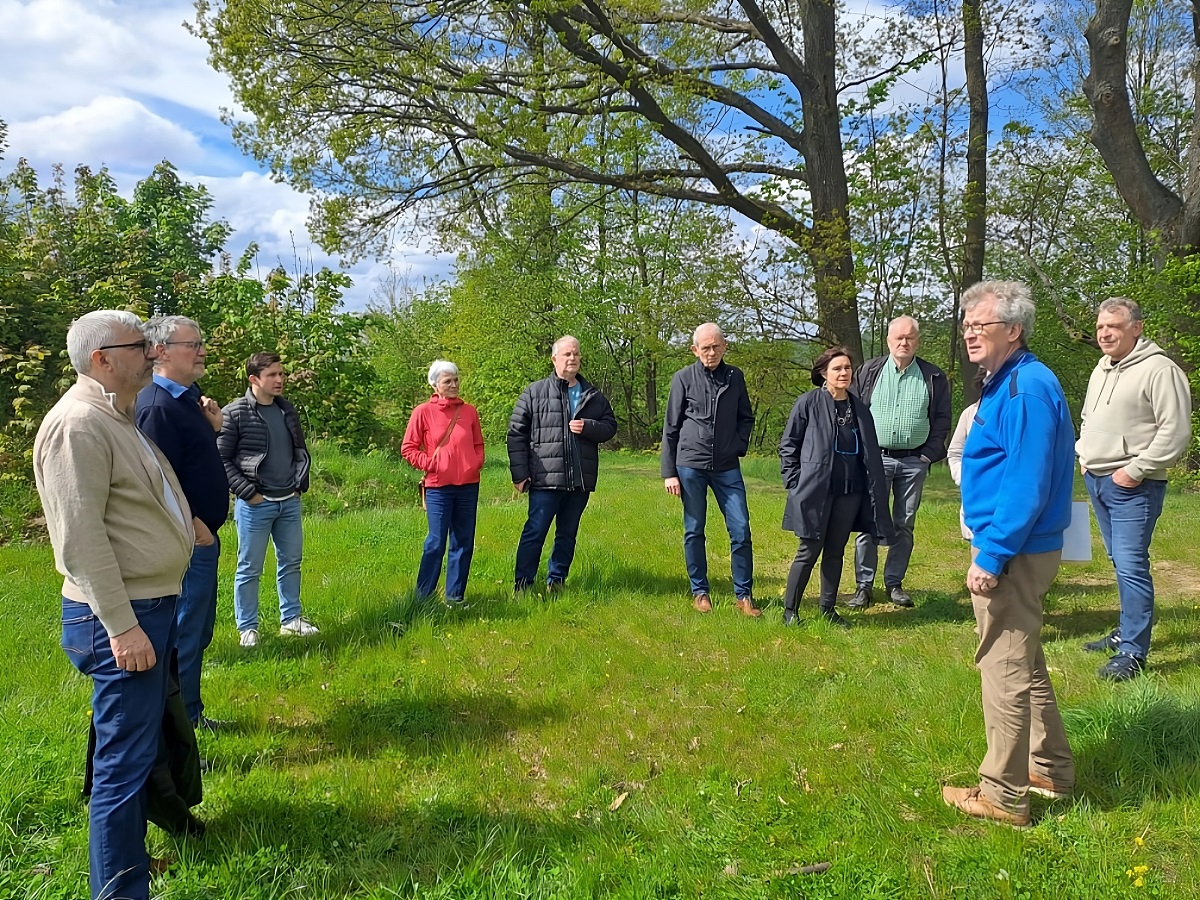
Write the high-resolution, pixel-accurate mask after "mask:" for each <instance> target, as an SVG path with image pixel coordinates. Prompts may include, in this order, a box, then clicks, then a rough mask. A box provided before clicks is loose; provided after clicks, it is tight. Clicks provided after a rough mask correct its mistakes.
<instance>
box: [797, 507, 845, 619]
mask: <svg viewBox="0 0 1200 900" xmlns="http://www.w3.org/2000/svg"><path fill="white" fill-rule="evenodd" d="M864 496H865V495H864V494H841V495H839V496H836V497H834V498H833V502H832V503H831V504H830V505H829V511H828V512H827V513H826V516H825V527H824V528H822V529H821V530H822V532H823V533H824V535H825V537H824V539H823V540H821V541H809V540H805V539H804V538H801V539H800V546H799V548H797V550H796V558H795V559H793V560H792V568H791V570H790V571H789V572H788V579H787V589H786V590H785V592H784V595H783V605H784V608H786V609H790V610H792V611H793V612H794V611H795V610H796V609H797V608H799V606H800V597H801V596H802V595H803V594H804V591H805V589H806V588H807V587H808V579H809V578H810V577H812V571H813V569H814V568H815V567H816V565H817V557H821V598H820V600H819V601H818V603H819V605H820V607H821V609H833V605H834V603H836V602H837V590H838V584H839V582H841V580H842V557H843V556H844V555H845V553H846V543H847V542H848V541H849V540H850V532H851V530H852V529H853V528H854V521H855V519H857V518H858V511H859V508H860V507H861V506H862V503H863V498H864Z"/></svg>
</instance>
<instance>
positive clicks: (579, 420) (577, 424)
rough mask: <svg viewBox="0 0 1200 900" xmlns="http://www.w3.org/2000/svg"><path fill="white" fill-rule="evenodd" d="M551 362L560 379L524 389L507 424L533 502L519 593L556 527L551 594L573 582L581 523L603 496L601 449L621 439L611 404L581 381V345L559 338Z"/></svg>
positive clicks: (518, 483)
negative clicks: (596, 494) (593, 499)
mask: <svg viewBox="0 0 1200 900" xmlns="http://www.w3.org/2000/svg"><path fill="white" fill-rule="evenodd" d="M550 359H551V361H552V362H553V363H554V373H555V374H553V375H551V376H550V377H549V378H543V379H542V380H541V381H535V382H533V384H531V385H529V387H527V388H525V390H524V391H523V392H522V393H521V397H520V399H518V400H517V405H516V408H515V409H514V410H513V414H512V418H511V419H509V422H508V468H509V471H510V472H511V473H512V480H513V485H514V486H515V487H516V489H517V490H518V491H523V492H527V493H528V494H529V518H528V519H527V520H526V521H525V529H524V530H523V531H522V532H521V542H520V543H519V544H518V545H517V569H516V578H515V587H516V589H517V590H518V591H523V590H525V589H527V588H528V587H530V586H531V585H532V584H533V580H534V579H535V578H536V577H537V569H538V563H539V562H540V560H541V557H542V547H543V546H544V545H545V543H546V535H547V534H549V533H550V523H551V522H552V521H555V520H557V523H556V525H555V528H554V547H553V549H552V550H551V551H550V567H549V573H548V575H547V577H546V586H547V588H548V589H549V590H551V591H554V590H557V589H559V588H560V587H562V584H563V582H564V581H566V580H567V573H568V572H569V571H570V569H571V560H572V559H574V557H575V538H576V535H578V533H579V520H580V519H581V518H582V517H583V511H584V509H586V508H587V504H588V498H589V497H590V496H591V492H592V491H594V490H595V489H596V476H597V474H598V472H599V469H600V454H599V445H600V444H603V443H604V442H605V441H607V440H611V439H612V438H613V436H615V435H616V433H617V417H616V416H615V415H613V411H612V406H611V405H609V402H608V398H606V397H605V396H604V394H602V393H601V392H600V390H599V389H598V388H596V387H594V386H593V385H591V384H589V383H588V382H587V381H586V380H584V379H583V378H581V377H580V376H579V365H580V362H581V360H582V356H581V354H580V350H579V341H577V340H576V339H575V338H573V337H571V336H570V335H566V336H564V337H561V338H559V339H558V340H557V341H555V342H554V349H553V350H552V351H551V353H550Z"/></svg>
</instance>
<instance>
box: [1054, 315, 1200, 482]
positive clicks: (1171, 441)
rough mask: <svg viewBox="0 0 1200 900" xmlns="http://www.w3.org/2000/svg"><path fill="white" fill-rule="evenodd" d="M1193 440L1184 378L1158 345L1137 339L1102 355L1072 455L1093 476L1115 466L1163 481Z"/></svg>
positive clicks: (1137, 478)
mask: <svg viewBox="0 0 1200 900" xmlns="http://www.w3.org/2000/svg"><path fill="white" fill-rule="evenodd" d="M1191 440H1192V392H1191V389H1190V388H1189V386H1188V380H1187V376H1186V375H1185V374H1184V373H1183V370H1182V369H1180V368H1179V366H1177V365H1175V363H1173V362H1172V361H1171V360H1170V359H1168V358H1167V355H1166V354H1165V353H1163V351H1162V348H1161V347H1159V346H1158V344H1156V343H1154V342H1153V341H1149V340H1146V338H1139V339H1138V342H1137V344H1135V345H1134V348H1133V350H1132V351H1131V352H1130V354H1129V355H1128V356H1126V357H1125V358H1124V359H1122V360H1121V361H1120V362H1113V361H1112V359H1111V358H1110V357H1108V356H1101V357H1100V361H1099V362H1098V363H1096V368H1095V369H1093V370H1092V377H1091V378H1090V379H1088V389H1087V399H1085V400H1084V402H1083V416H1082V422H1081V423H1080V429H1079V440H1078V441H1077V442H1076V444H1075V453H1076V454H1077V455H1078V456H1079V462H1080V464H1081V465H1082V466H1083V467H1084V468H1085V469H1087V470H1088V471H1089V472H1091V473H1092V474H1093V475H1111V474H1112V473H1113V472H1115V471H1116V470H1117V469H1124V470H1125V473H1126V474H1127V475H1128V476H1129V477H1130V478H1132V479H1133V480H1134V481H1142V480H1144V479H1146V478H1150V479H1154V480H1156V481H1165V480H1166V478H1167V469H1169V468H1170V467H1171V466H1173V465H1175V463H1177V462H1178V461H1179V458H1180V457H1181V456H1183V454H1184V452H1185V451H1186V450H1187V448H1188V445H1189V444H1190V443H1191Z"/></svg>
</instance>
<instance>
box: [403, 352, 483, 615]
mask: <svg viewBox="0 0 1200 900" xmlns="http://www.w3.org/2000/svg"><path fill="white" fill-rule="evenodd" d="M429 385H430V387H432V388H433V396H432V397H431V398H430V399H429V400H428V401H426V402H425V403H422V404H421V405H420V406H418V407H417V408H416V409H414V410H413V411H412V416H411V417H410V418H409V420H408V427H407V428H406V429H405V430H404V442H403V443H402V444H401V445H400V452H401V453H402V454H403V456H404V458H405V459H406V460H408V462H409V464H410V465H412V466H413V467H414V468H417V469H420V470H421V471H422V472H424V473H425V477H424V478H423V479H422V481H423V483H424V485H425V512H426V515H427V516H428V518H429V534H428V535H427V536H426V537H425V550H424V552H423V553H422V554H421V567H420V569H419V570H418V571H417V593H418V594H420V595H421V596H422V597H429V596H432V595H433V594H434V592H435V591H436V590H437V583H438V578H439V577H440V576H441V574H442V557H443V556H444V555H445V554H446V537H447V535H449V538H450V555H449V558H448V560H447V562H446V602H447V603H449V604H452V605H453V604H459V603H462V602H463V598H464V596H465V594H466V590H467V575H468V573H469V572H470V569H471V556H472V554H473V553H474V552H475V511H476V508H477V507H478V505H479V472H480V470H481V469H482V468H483V431H482V430H481V429H480V427H479V413H478V412H476V411H475V407H473V406H472V405H471V404H469V403H463V401H462V400H461V399H459V396H458V366H456V365H455V364H454V363H452V362H447V361H446V360H444V359H435V360H434V361H433V365H431V366H430V367H429Z"/></svg>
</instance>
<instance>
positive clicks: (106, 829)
mask: <svg viewBox="0 0 1200 900" xmlns="http://www.w3.org/2000/svg"><path fill="white" fill-rule="evenodd" d="M133 613H134V615H135V616H137V620H138V625H140V626H141V628H142V631H144V632H145V633H146V636H147V637H148V638H149V639H150V642H151V643H152V644H153V645H154V655H155V657H156V660H157V661H156V662H155V664H154V668H152V669H150V670H148V671H145V672H126V671H124V670H123V669H118V668H117V664H116V662H115V661H114V659H113V652H112V646H111V644H110V643H109V639H108V632H107V631H105V630H104V626H103V625H101V624H100V620H99V619H97V618H96V616H95V615H94V614H93V613H92V610H91V608H90V607H89V606H88V605H87V604H86V603H76V602H75V601H74V600H68V599H67V598H65V597H64V598H63V602H62V648H63V650H64V651H66V654H67V657H68V658H69V659H70V660H71V664H72V665H74V666H75V668H76V669H78V670H79V671H80V672H82V673H83V674H84V675H88V676H90V677H91V679H92V724H93V725H95V727H96V754H95V757H94V760H93V777H92V799H91V802H90V804H89V807H88V819H89V822H88V870H89V873H90V875H89V880H90V882H91V889H92V900H117V898H120V900H148V898H149V896H150V857H149V856H148V855H147V853H146V794H145V791H144V790H143V788H144V787H145V785H146V779H147V778H148V777H149V775H150V770H151V769H153V768H154V760H155V757H156V756H157V755H158V736H159V734H160V733H161V732H162V720H163V709H164V708H165V707H166V703H167V677H168V675H169V674H170V669H171V655H172V654H173V653H174V652H175V598H174V597H158V598H156V599H153V600H134V601H133Z"/></svg>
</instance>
